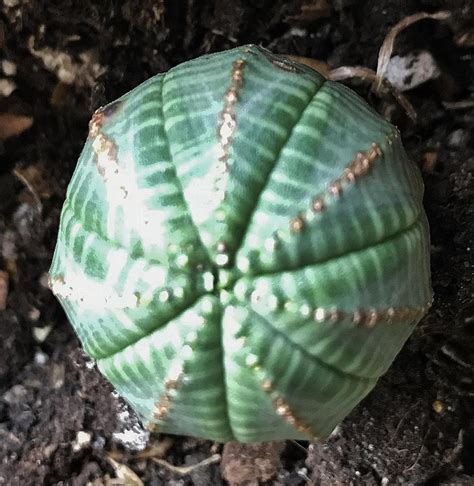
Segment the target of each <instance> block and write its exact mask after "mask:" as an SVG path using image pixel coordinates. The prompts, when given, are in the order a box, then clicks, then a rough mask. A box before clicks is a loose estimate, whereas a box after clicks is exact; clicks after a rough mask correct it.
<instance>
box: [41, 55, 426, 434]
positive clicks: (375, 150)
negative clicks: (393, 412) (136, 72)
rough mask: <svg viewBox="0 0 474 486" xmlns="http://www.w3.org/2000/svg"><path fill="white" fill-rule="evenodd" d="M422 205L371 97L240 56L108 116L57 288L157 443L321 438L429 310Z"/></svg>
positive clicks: (84, 174) (98, 125)
mask: <svg viewBox="0 0 474 486" xmlns="http://www.w3.org/2000/svg"><path fill="white" fill-rule="evenodd" d="M422 196H423V183H422V180H421V177H420V174H419V171H418V169H417V167H416V166H415V165H414V164H413V163H411V162H410V161H409V160H408V159H407V156H406V154H405V152H404V149H403V147H402V144H401V141H400V136H399V133H398V131H397V129H396V128H395V127H393V126H392V125H390V124H389V123H388V122H386V121H385V120H384V119H383V118H381V117H380V116H379V115H377V114H376V113H375V112H374V111H373V110H372V109H371V108H370V107H368V106H367V104H366V103H365V102H364V101H363V100H362V99H361V98H359V97H358V96H357V95H356V94H354V93H353V92H352V91H350V90H349V89H347V88H345V87H344V86H342V85H340V84H337V83H334V82H330V81H327V80H325V79H324V78H323V77H322V76H321V75H319V74H318V73H317V72H315V71H313V70H312V69H310V68H309V67H306V66H304V65H301V64H298V63H295V62H292V61H289V60H287V59H285V58H284V57H281V56H277V55H273V54H271V53H270V52H268V51H266V50H264V49H261V48H259V47H256V46H243V47H239V48H236V49H232V50H229V51H225V52H222V53H218V54H212V55H207V56H203V57H200V58H198V59H195V60H192V61H189V62H186V63H184V64H181V65H179V66H177V67H175V68H173V69H171V70H170V71H169V72H167V73H165V74H159V75H157V76H155V77H153V78H151V79H149V80H148V81H146V82H144V83H143V84H141V85H140V86H138V87H137V88H136V89H134V90H132V91H131V92H129V93H127V94H125V95H124V96H122V97H121V98H119V99H118V100H117V101H115V102H113V103H111V104H109V105H107V106H105V107H103V108H100V109H99V110H97V111H96V113H95V114H94V115H93V117H92V120H91V123H90V132H89V137H88V140H87V142H86V144H85V147H84V149H83V152H82V154H81V156H80V159H79V163H78V165H77V168H76V171H75V173H74V175H73V178H72V180H71V183H70V186H69V188H68V192H67V198H66V201H65V203H64V207H63V211H62V215H61V224H60V230H59V237H58V243H57V247H56V251H55V255H54V260H53V263H52V267H51V270H50V285H51V288H52V290H53V292H54V293H55V294H56V296H57V297H58V299H59V300H60V302H61V304H62V306H63V308H64V310H65V312H66V314H67V316H68V318H69V320H70V321H71V323H72V325H73V326H74V328H75V330H76V332H77V334H78V336H79V338H80V340H81V341H82V343H83V346H84V348H85V350H86V352H87V353H88V354H90V355H91V356H92V357H94V358H95V359H96V361H97V365H98V367H99V369H100V370H101V371H102V373H103V374H104V375H105V376H106V377H107V378H108V379H109V380H110V381H111V382H112V384H113V385H114V386H115V388H116V389H117V390H118V392H119V393H120V394H121V395H122V396H123V397H124V398H125V399H126V400H127V401H128V402H129V403H130V404H131V406H132V407H133V408H134V409H135V411H136V412H137V413H138V415H139V416H140V417H141V419H142V420H143V422H144V423H145V424H147V425H148V427H149V428H151V429H153V430H159V431H162V432H166V433H173V434H183V435H191V436H197V437H203V438H209V439H213V440H216V441H222V442H226V441H231V440H237V441H241V442H253V441H264V440H278V439H288V438H297V439H305V438H325V437H327V436H328V435H329V434H330V433H331V431H332V430H333V429H334V427H335V426H336V425H337V424H338V423H339V422H340V421H341V420H342V419H343V418H344V417H345V416H346V415H347V414H348V413H349V412H350V411H351V410H352V409H353V408H354V407H355V406H356V405H357V403H359V401H360V400H361V399H362V398H363V397H364V396H366V395H367V393H369V392H370V390H371V389H372V388H373V387H374V385H375V384H376V382H377V380H378V378H379V377H380V376H381V375H382V374H384V373H385V372H386V370H387V369H388V367H389V366H390V364H391V362H392V361H393V359H394V358H395V356H396V355H397V353H398V352H399V350H400V348H401V347H402V345H403V344H404V342H405V341H406V339H407V338H408V337H409V335H410V333H411V332H412V331H413V329H414V326H415V325H416V324H417V322H418V321H419V320H420V319H421V317H422V316H423V314H425V313H426V311H427V309H428V307H429V305H430V302H431V298H432V292H431V287H430V271H429V232H428V225H427V221H426V217H425V213H424V210H423V206H422Z"/></svg>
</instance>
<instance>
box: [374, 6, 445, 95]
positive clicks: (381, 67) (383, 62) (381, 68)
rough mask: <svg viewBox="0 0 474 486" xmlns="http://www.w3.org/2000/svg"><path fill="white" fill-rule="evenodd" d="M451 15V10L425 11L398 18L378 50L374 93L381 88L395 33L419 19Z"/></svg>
mask: <svg viewBox="0 0 474 486" xmlns="http://www.w3.org/2000/svg"><path fill="white" fill-rule="evenodd" d="M449 17H451V12H447V11H441V12H437V13H434V14H429V13H426V12H418V13H416V14H413V15H409V16H408V17H405V18H404V19H402V20H400V22H398V24H396V25H395V26H394V27H392V28H391V29H390V31H389V33H388V34H387V36H386V37H385V39H384V41H383V44H382V47H381V48H380V51H379V58H378V62H377V78H376V79H375V81H374V84H373V88H372V89H373V91H375V92H376V93H377V92H379V91H380V89H381V88H382V84H383V80H384V77H385V73H386V72H387V68H388V63H389V61H390V58H391V57H392V52H393V46H394V43H395V38H396V37H397V35H398V34H399V33H400V32H402V30H404V29H406V28H407V27H409V26H410V25H412V24H414V23H415V22H419V21H420V20H424V19H433V20H446V19H448V18H449Z"/></svg>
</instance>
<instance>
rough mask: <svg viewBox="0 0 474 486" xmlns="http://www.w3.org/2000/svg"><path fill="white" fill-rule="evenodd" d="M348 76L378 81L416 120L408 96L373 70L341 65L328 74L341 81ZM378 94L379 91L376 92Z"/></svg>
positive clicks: (414, 119)
mask: <svg viewBox="0 0 474 486" xmlns="http://www.w3.org/2000/svg"><path fill="white" fill-rule="evenodd" d="M350 78H359V79H362V80H363V81H369V82H372V83H375V82H377V81H379V82H380V83H381V85H382V86H383V87H384V88H385V89H386V90H387V91H389V92H390V93H391V94H392V96H393V97H394V98H395V99H396V100H397V101H398V103H399V104H400V105H401V106H402V107H403V109H404V110H405V112H406V114H407V115H408V116H409V117H410V118H411V119H412V120H413V121H416V116H417V115H416V111H415V109H414V108H413V105H412V104H411V103H410V102H409V101H408V98H407V97H406V96H405V95H403V94H402V93H401V92H400V91H399V90H398V89H397V88H395V86H393V84H392V83H390V81H389V80H388V79H385V78H383V77H381V76H379V75H378V74H377V73H376V72H375V71H373V70H372V69H370V68H366V67H364V66H341V67H338V68H336V69H333V70H332V71H331V72H330V73H329V76H328V79H330V80H331V81H343V80H345V79H350ZM376 94H377V95H378V96H380V91H379V92H377V93H376Z"/></svg>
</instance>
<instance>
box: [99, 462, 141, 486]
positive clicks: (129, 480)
mask: <svg viewBox="0 0 474 486" xmlns="http://www.w3.org/2000/svg"><path fill="white" fill-rule="evenodd" d="M107 461H109V463H110V465H111V466H112V467H113V468H114V471H115V475H116V476H117V479H119V480H121V481H122V483H121V484H123V485H124V486H143V481H142V480H141V479H140V478H139V477H138V476H137V475H136V473H135V472H133V471H132V470H131V469H130V468H129V467H128V466H126V465H125V464H120V463H119V462H117V461H115V460H114V459H112V458H111V457H110V456H107ZM111 484H120V483H117V482H115V481H113V482H112V483H111Z"/></svg>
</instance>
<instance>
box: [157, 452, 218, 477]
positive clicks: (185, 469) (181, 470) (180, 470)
mask: <svg viewBox="0 0 474 486" xmlns="http://www.w3.org/2000/svg"><path fill="white" fill-rule="evenodd" d="M220 460H221V455H220V454H213V455H212V456H211V457H208V458H207V459H204V461H201V462H198V463H197V464H192V465H191V466H173V464H170V463H169V462H168V461H164V460H163V459H157V458H156V457H152V461H153V462H156V463H157V464H159V465H160V466H164V467H166V469H169V470H170V471H172V472H174V473H176V474H180V475H181V476H184V475H186V474H189V473H191V472H193V471H194V470H195V469H197V468H200V467H203V466H207V465H209V464H214V463H216V462H219V461H220Z"/></svg>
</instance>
